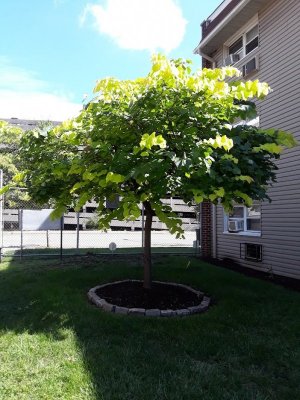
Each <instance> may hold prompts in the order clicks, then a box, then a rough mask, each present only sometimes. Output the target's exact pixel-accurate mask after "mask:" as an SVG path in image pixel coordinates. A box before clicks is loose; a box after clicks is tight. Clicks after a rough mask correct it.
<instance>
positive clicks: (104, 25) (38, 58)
mask: <svg viewBox="0 0 300 400" xmlns="http://www.w3.org/2000/svg"><path fill="white" fill-rule="evenodd" d="M220 3H221V0H210V1H207V0H206V1H205V0H2V1H1V2H0V16H1V23H0V37H1V41H0V118H1V117H2V118H10V117H18V118H28V119H53V120H63V119H66V118H70V117H71V116H74V115H76V113H77V112H78V110H79V109H80V107H81V104H82V100H83V98H84V95H86V94H87V95H90V94H91V92H92V90H93V87H94V85H95V82H96V80H97V79H101V78H104V77H106V76H115V77H117V78H119V79H134V78H136V77H139V76H143V75H146V74H147V72H148V70H149V67H150V58H151V53H153V52H157V51H159V52H162V53H165V54H167V55H168V56H169V57H183V58H190V59H192V60H193V62H194V65H195V67H200V57H199V56H195V55H193V49H194V48H195V47H196V46H197V44H198V42H199V40H200V23H201V22H202V21H203V20H204V19H205V18H207V17H208V16H209V14H210V13H212V12H213V11H214V9H215V8H216V7H217V6H218V5H219V4H220Z"/></svg>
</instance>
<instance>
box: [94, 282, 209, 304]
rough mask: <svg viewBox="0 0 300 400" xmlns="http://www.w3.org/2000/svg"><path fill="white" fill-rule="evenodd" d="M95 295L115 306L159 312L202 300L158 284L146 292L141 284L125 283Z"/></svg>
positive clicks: (191, 293) (113, 285)
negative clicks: (158, 310)
mask: <svg viewBox="0 0 300 400" xmlns="http://www.w3.org/2000/svg"><path fill="white" fill-rule="evenodd" d="M96 294H97V295H98V296H99V297H100V298H102V299H105V300H106V301H107V302H108V303H110V304H114V305H117V306H121V307H128V308H145V309H151V308H158V309H160V310H175V309H182V308H187V307H192V306H196V305H198V304H199V303H200V302H201V300H202V296H201V297H198V296H197V295H196V294H195V293H193V292H191V291H189V290H188V289H185V288H183V287H179V286H173V285H168V284H163V283H158V282H153V283H152V288H151V289H150V290H147V289H144V288H143V283H142V282H139V281H138V282H137V281H125V282H121V283H117V284H112V285H109V286H105V287H103V288H100V289H98V290H97V291H96Z"/></svg>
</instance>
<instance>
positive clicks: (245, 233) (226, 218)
mask: <svg viewBox="0 0 300 400" xmlns="http://www.w3.org/2000/svg"><path fill="white" fill-rule="evenodd" d="M253 205H256V206H260V217H259V219H260V229H261V205H260V203H254V204H253ZM234 207H242V208H243V217H229V215H228V214H226V212H225V210H224V208H223V233H226V234H229V235H240V236H261V230H259V231H254V230H247V220H248V219H251V218H250V217H249V215H248V212H247V209H248V208H249V207H247V206H245V205H243V204H235V205H234ZM255 219H258V218H255ZM229 220H241V221H243V222H244V230H243V231H238V232H230V231H229V230H228V222H229Z"/></svg>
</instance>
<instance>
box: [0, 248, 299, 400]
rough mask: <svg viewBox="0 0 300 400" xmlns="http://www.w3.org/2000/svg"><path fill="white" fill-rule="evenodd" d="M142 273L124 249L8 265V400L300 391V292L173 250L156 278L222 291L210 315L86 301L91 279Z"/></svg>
mask: <svg viewBox="0 0 300 400" xmlns="http://www.w3.org/2000/svg"><path fill="white" fill-rule="evenodd" d="M189 260H190V261H191V262H190V264H189V262H188V261H189ZM141 275H142V271H141V267H140V266H139V265H138V262H137V261H135V260H130V261H128V263H127V264H124V260H123V261H122V260H118V258H115V260H113V261H112V262H110V263H109V262H108V261H107V260H106V261H104V260H102V261H101V259H96V258H93V257H91V258H89V259H86V258H85V259H80V258H74V259H68V260H66V261H65V263H64V264H63V265H60V264H59V262H58V261H56V260H50V261H49V260H30V261H29V260H26V261H24V262H23V263H22V264H20V263H19V262H17V261H14V262H12V261H11V262H4V263H2V264H0V398H1V399H2V398H3V399H6V400H12V399H18V400H23V399H24V400H25V399H26V400H28V399H30V400H42V399H45V400H46V399H47V400H52V399H53V400H54V399H55V400H56V399H65V400H71V399H72V400H82V399H87V400H118V399H120V400H121V399H122V400H127V399H128V400H129V399H130V400H163V399H170V400H185V399H187V400H193V399H197V400H199V399H205V400H277V399H278V400H279V399H280V400H285V399H286V400H290V399H299V398H300V379H299V371H300V342H299V332H300V313H299V309H300V293H297V292H292V291H289V290H287V289H284V288H282V287H279V286H275V285H272V284H270V283H268V282H263V281H259V280H255V279H253V278H248V277H245V276H242V275H239V274H237V273H235V272H233V271H228V270H224V269H221V268H218V267H216V266H212V265H209V264H205V263H202V262H200V261H199V260H196V259H193V258H191V259H188V257H187V256H184V257H176V256H172V257H171V256H169V257H163V256H162V257H161V258H156V259H155V265H154V277H155V278H157V279H162V280H171V281H176V282H183V283H187V284H190V285H191V286H193V287H196V288H200V289H202V290H204V291H205V292H206V293H209V294H210V295H212V296H213V297H214V300H215V305H214V306H213V307H211V308H210V310H209V311H208V312H207V313H205V314H201V315H195V316H191V317H185V318H171V319H156V318H154V319H153V318H152V319H151V318H142V317H128V316H123V315H114V314H109V313H105V312H102V311H101V310H99V309H97V308H95V307H93V306H92V305H90V304H89V303H88V302H87V299H86V293H87V291H88V289H89V288H91V287H93V286H95V285H97V284H99V283H101V282H109V281H113V280H117V279H122V278H127V277H132V278H139V277H141Z"/></svg>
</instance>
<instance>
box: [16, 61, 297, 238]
mask: <svg viewBox="0 0 300 400" xmlns="http://www.w3.org/2000/svg"><path fill="white" fill-rule="evenodd" d="M233 77H237V78H238V77H239V71H238V70H237V69H235V68H233V67H226V68H222V69H215V70H209V69H203V70H202V71H198V72H196V73H192V71H191V67H190V62H189V61H185V60H182V59H178V60H168V59H167V58H166V57H164V56H162V55H156V56H154V57H153V64H152V68H151V71H150V73H149V74H148V75H147V76H146V77H145V78H139V79H136V80H132V81H118V80H116V79H113V78H106V79H103V80H100V81H99V82H98V83H97V85H96V87H95V93H96V97H95V98H94V100H93V101H91V102H90V103H89V104H88V106H87V107H86V109H85V110H83V111H82V112H81V114H80V115H79V116H78V117H77V118H75V119H74V120H72V121H67V122H65V123H63V124H62V125H61V126H59V127H55V128H54V129H51V130H45V129H43V130H34V131H32V132H27V133H26V134H25V136H24V137H23V139H22V145H21V154H22V158H23V159H24V160H26V161H27V169H26V171H25V172H24V176H23V177H21V179H23V181H24V182H25V184H26V186H27V187H28V189H29V191H30V193H31V195H32V196H33V197H34V198H35V199H37V200H39V201H40V202H46V201H48V200H49V199H53V200H54V201H55V206H56V215H58V214H59V213H61V212H63V211H64V210H65V208H66V206H68V205H71V206H72V207H75V208H76V209H78V208H80V207H81V206H82V205H83V204H84V203H85V202H86V201H87V200H90V199H95V200H96V201H97V202H98V203H99V208H98V211H99V213H100V219H99V221H100V226H101V227H102V228H103V227H104V228H105V227H107V226H108V224H109V222H110V221H111V219H112V218H118V219H130V218H136V217H137V216H138V215H139V213H140V211H139V208H138V204H139V203H140V202H147V204H150V206H151V209H152V210H154V211H155V213H156V215H157V216H158V217H159V218H160V220H161V221H163V222H165V223H166V225H167V226H168V228H169V230H170V232H172V233H176V234H177V235H178V236H180V235H181V234H182V233H183V231H182V229H181V221H180V219H179V218H177V217H176V215H174V214H173V213H172V211H171V209H170V207H167V206H165V205H163V204H162V203H161V199H162V198H166V197H168V196H175V195H176V196H180V197H182V198H183V199H184V200H185V202H187V203H188V204H191V203H192V202H194V201H195V202H196V203H199V202H202V201H203V200H205V199H209V200H210V201H212V202H214V203H217V202H218V201H220V202H221V203H222V204H223V206H224V207H225V208H226V209H229V208H230V207H231V206H232V204H233V202H238V203H245V204H247V205H250V204H251V202H252V199H264V198H266V197H267V194H266V188H267V183H271V182H273V181H274V180H275V171H276V165H275V163H274V161H275V160H276V159H277V158H278V157H279V152H280V151H281V150H282V147H283V146H287V147H291V146H293V145H294V144H295V141H294V139H293V137H292V136H291V135H289V134H287V133H284V132H281V131H276V130H262V129H258V128H256V127H252V126H245V125H236V122H237V121H238V120H240V119H246V118H253V117H254V116H255V115H256V110H255V104H254V103H253V102H252V100H253V99H254V98H258V99H263V98H264V97H265V96H266V95H267V94H268V92H269V90H270V89H269V87H268V85H267V84H266V83H261V82H259V81H257V80H255V81H248V82H243V81H240V80H237V81H235V82H230V83H228V81H227V78H233ZM115 195H119V196H120V198H121V200H120V205H119V207H118V208H117V209H116V210H114V211H112V212H111V211H109V210H106V209H105V207H104V204H105V199H106V198H111V197H113V196H115Z"/></svg>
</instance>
